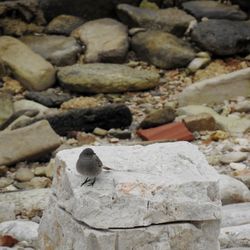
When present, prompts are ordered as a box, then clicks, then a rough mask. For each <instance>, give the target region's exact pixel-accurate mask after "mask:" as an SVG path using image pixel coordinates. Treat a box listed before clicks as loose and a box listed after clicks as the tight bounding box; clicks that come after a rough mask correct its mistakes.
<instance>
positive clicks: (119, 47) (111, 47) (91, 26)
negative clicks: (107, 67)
mask: <svg viewBox="0 0 250 250" xmlns="http://www.w3.org/2000/svg"><path fill="white" fill-rule="evenodd" d="M73 34H74V36H75V37H77V38H80V40H81V41H82V42H83V43H84V45H85V46H86V51H85V57H84V60H85V61H86V62H87V63H90V62H91V63H93V62H119V61H123V59H124V58H125V56H126V54H127V51H128V46H129V42H128V31H127V27H126V26H125V25H123V24H122V23H120V22H118V21H116V20H114V19H111V18H102V19H98V20H94V21H89V22H87V23H85V24H83V25H82V26H80V27H79V28H77V30H75V31H74V32H73Z"/></svg>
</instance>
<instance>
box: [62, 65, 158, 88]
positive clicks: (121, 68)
mask: <svg viewBox="0 0 250 250" xmlns="http://www.w3.org/2000/svg"><path fill="white" fill-rule="evenodd" d="M57 76H58V79H59V82H60V83H61V84H62V85H63V86H64V87H66V88H68V89H70V90H74V91H77V92H81V93H117V92H125V91H138V90H144V89H150V88H153V87H156V86H157V85H158V82H159V75H158V74H157V73H154V72H151V71H147V70H137V69H132V68H130V67H128V66H126V65H120V64H108V63H105V64H104V63H92V64H85V65H81V64H75V65H72V66H67V67H62V68H61V69H60V70H59V71H58V75H57Z"/></svg>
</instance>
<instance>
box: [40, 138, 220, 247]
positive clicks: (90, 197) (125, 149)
mask: <svg viewBox="0 0 250 250" xmlns="http://www.w3.org/2000/svg"><path fill="white" fill-rule="evenodd" d="M83 149H84V148H77V149H73V150H63V151H60V152H59V153H58V154H57V158H56V166H57V170H56V174H55V177H54V180H53V187H52V192H53V195H52V196H51V201H50V202H49V203H50V205H49V207H48V208H47V210H46V211H45V213H44V217H43V219H42V222H41V225H40V230H39V240H40V248H41V249H45V250H46V249H65V250H68V249H90V250H91V249H93V250H94V249H100V250H105V249H117V248H119V249H169V250H170V249H171V250H181V249H187V250H191V249H192V250H207V249H215V250H216V249H219V245H218V234H219V220H220V216H221V207H220V204H221V202H220V195H219V188H218V175H217V173H216V172H215V170H213V169H212V168H210V167H209V165H208V163H207V162H206V159H205V157H204V155H202V154H201V153H200V152H199V150H198V149H197V147H196V146H194V145H192V144H189V143H186V142H176V143H159V144H153V145H148V146H139V145H136V146H97V147H92V149H93V150H94V151H95V152H96V154H97V155H98V156H99V157H100V159H101V160H102V162H103V164H104V166H106V167H108V168H109V170H105V169H104V171H103V172H102V173H101V175H100V176H98V178H97V180H96V183H95V185H94V186H93V187H92V186H82V187H81V183H82V182H83V180H84V177H83V176H81V175H79V174H78V173H77V172H76V169H75V165H76V161H77V159H78V157H79V154H80V153H81V151H82V150H83ZM61 235H64V237H63V238H64V239H65V240H64V239H63V238H62V237H61ZM66 239H67V240H66Z"/></svg>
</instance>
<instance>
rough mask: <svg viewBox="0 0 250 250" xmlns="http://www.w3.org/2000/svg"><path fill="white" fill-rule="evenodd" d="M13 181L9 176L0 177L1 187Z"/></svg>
mask: <svg viewBox="0 0 250 250" xmlns="http://www.w3.org/2000/svg"><path fill="white" fill-rule="evenodd" d="M11 183H13V180H12V179H11V178H9V177H1V178H0V188H5V187H7V186H9V185H10V184H11Z"/></svg>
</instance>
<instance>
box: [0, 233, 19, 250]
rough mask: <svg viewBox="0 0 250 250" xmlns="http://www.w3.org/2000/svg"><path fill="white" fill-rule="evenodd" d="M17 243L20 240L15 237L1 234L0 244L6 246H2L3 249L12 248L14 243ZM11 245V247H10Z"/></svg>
mask: <svg viewBox="0 0 250 250" xmlns="http://www.w3.org/2000/svg"><path fill="white" fill-rule="evenodd" d="M16 243H18V240H17V239H15V238H13V237H12V236H10V235H3V236H2V235H1V236H0V246H4V247H3V248H2V247H0V249H2V250H8V249H12V247H13V246H14V245H16ZM9 247H11V248H9Z"/></svg>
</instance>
